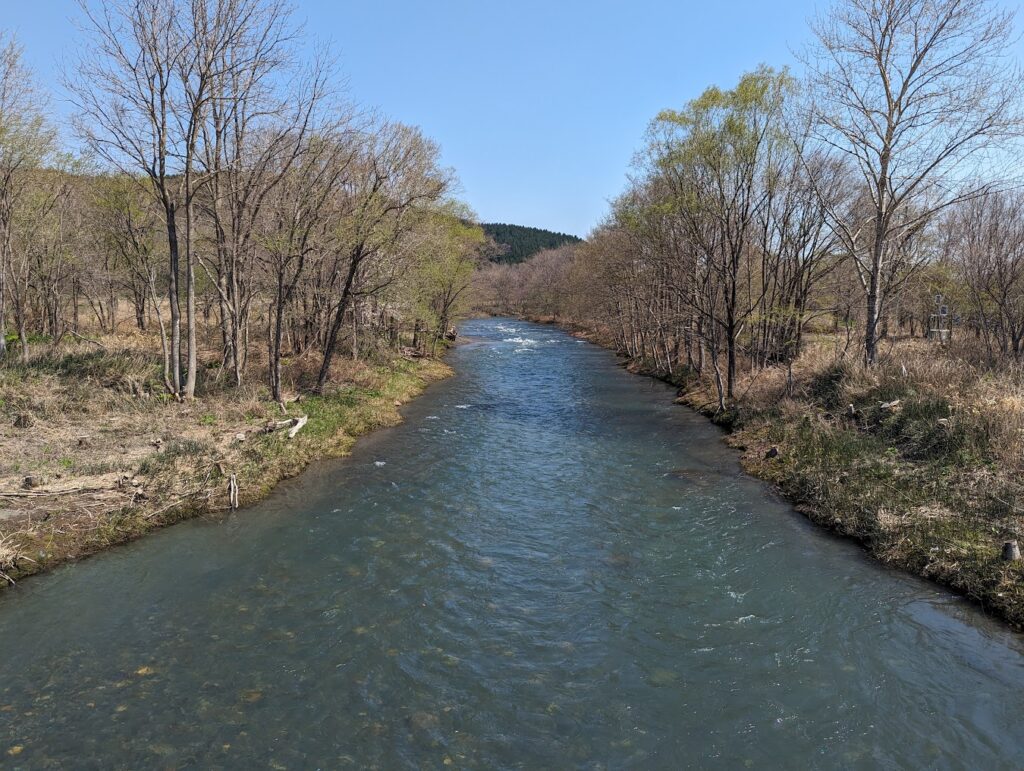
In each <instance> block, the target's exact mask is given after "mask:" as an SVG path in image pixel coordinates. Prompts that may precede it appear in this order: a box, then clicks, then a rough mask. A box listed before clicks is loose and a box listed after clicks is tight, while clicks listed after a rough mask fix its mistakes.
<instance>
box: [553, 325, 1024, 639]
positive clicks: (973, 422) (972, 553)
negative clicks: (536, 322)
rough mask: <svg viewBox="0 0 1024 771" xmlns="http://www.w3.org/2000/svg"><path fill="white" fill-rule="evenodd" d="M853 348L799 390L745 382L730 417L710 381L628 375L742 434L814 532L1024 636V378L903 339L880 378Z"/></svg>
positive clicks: (592, 335)
mask: <svg viewBox="0 0 1024 771" xmlns="http://www.w3.org/2000/svg"><path fill="white" fill-rule="evenodd" d="M541 320H542V321H550V319H541ZM568 326H569V327H570V328H572V325H568ZM575 331H576V334H578V335H580V336H582V337H586V338H587V339H590V340H592V341H594V342H597V343H599V344H600V343H605V344H607V339H606V338H604V336H603V335H602V334H601V333H600V331H595V330H587V329H579V328H575ZM844 342H845V341H844V340H839V339H837V338H834V337H832V336H829V335H821V336H818V337H815V338H812V340H811V341H810V343H809V345H808V346H807V348H806V350H805V351H804V353H803V354H802V355H801V357H800V358H799V359H798V360H797V361H796V362H795V363H794V365H793V370H792V380H791V381H790V379H789V377H788V375H787V371H786V369H785V368H783V367H777V368H769V369H766V370H760V371H757V372H755V373H747V374H744V375H743V376H742V377H741V378H740V382H739V383H738V385H737V388H736V398H735V400H734V401H733V402H732V404H731V406H730V409H729V410H728V411H727V412H725V413H720V414H716V408H717V400H716V398H715V391H714V386H713V384H712V383H711V382H710V381H709V380H708V379H706V378H701V377H698V376H697V375H696V374H695V373H692V372H686V371H681V372H673V373H671V374H667V375H666V373H659V372H656V371H655V370H654V368H653V367H652V366H651V365H650V363H648V362H641V361H635V362H630V363H629V364H628V368H629V369H630V370H631V371H634V372H637V373H639V374H646V375H652V376H656V377H661V378H662V379H665V380H667V381H669V382H671V383H673V384H674V385H676V386H678V387H679V396H678V401H679V402H680V403H682V404H686V405H688V406H690V407H692V408H694V409H696V410H698V411H700V412H702V413H704V414H705V415H707V416H708V417H709V418H711V419H712V420H713V421H714V422H716V423H718V424H720V425H722V426H724V427H725V428H727V429H728V430H729V431H730V434H729V436H728V439H727V441H728V442H729V443H730V444H731V445H733V446H735V447H736V448H737V449H739V450H740V451H741V452H742V462H743V465H744V468H745V469H746V470H747V471H749V472H750V473H752V474H753V475H755V476H757V477H760V478H761V479H764V480H767V481H769V482H771V483H773V484H774V485H776V486H777V487H778V488H779V489H780V490H781V491H782V493H783V494H784V495H785V496H786V497H787V498H788V499H789V500H790V501H792V502H793V504H794V505H795V506H796V507H797V509H798V510H799V511H801V512H802V513H803V514H805V515H806V516H808V517H809V518H810V519H811V520H813V521H814V522H816V523H818V524H820V525H823V526H825V527H827V528H829V529H831V530H834V531H836V532H838V533H841V534H843V535H846V536H849V537H852V538H854V539H856V540H858V541H859V542H860V543H862V544H863V545H864V547H865V548H866V549H867V551H868V552H869V553H870V554H871V555H872V556H874V557H876V558H878V559H879V560H881V561H883V562H885V563H886V564H889V565H892V566H894V567H898V568H900V569H903V570H906V571H908V572H910V573H914V574H916V575H919V576H923V577H925V578H928V579H931V580H933V581H936V582H937V583H939V584H942V585H944V586H947V587H949V588H951V589H953V590H954V591H956V592H958V593H960V594H962V595H964V596H966V597H968V598H970V599H972V600H974V601H976V602H978V603H979V604H980V605H981V606H982V607H983V608H984V609H985V610H986V611H988V612H990V613H991V614H992V615H994V616H997V617H999V618H1002V619H1004V620H1005V621H1007V622H1009V623H1010V624H1011V625H1012V626H1014V627H1015V628H1017V629H1024V562H1022V561H1017V562H1005V561H1003V559H1002V555H1001V552H1002V546H1003V543H1004V542H1005V541H1007V540H1011V539H1016V538H1018V537H1019V535H1020V534H1021V533H1022V527H1024V516H1022V513H1024V484H1022V479H1024V475H1022V472H1024V455H1022V444H1024V379H1022V376H1021V375H1020V374H1018V373H1010V372H1007V373H1001V374H993V373H991V372H985V371H983V370H981V369H978V368H975V367H973V366H971V365H970V364H968V363H967V362H965V361H963V360H960V359H959V358H957V357H955V356H953V355H951V354H949V353H948V352H946V351H945V350H943V349H939V348H936V347H934V346H932V345H931V344H929V343H926V342H924V341H921V340H902V341H897V342H893V343H892V345H891V347H890V348H889V350H888V351H887V354H886V356H885V357H884V360H883V361H882V363H881V364H880V365H878V366H877V367H875V368H872V369H870V370H867V369H865V368H864V367H862V366H860V364H859V363H857V361H856V355H855V354H854V353H850V354H847V355H843V349H844V345H843V344H844Z"/></svg>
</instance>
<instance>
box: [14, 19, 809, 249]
mask: <svg viewBox="0 0 1024 771" xmlns="http://www.w3.org/2000/svg"><path fill="white" fill-rule="evenodd" d="M293 2H295V5H296V9H297V14H298V18H299V19H300V20H302V21H304V22H305V24H306V30H307V32H308V33H309V34H311V35H314V36H316V37H318V38H321V39H324V40H326V41H328V42H330V43H331V45H332V47H333V48H334V49H335V50H336V51H337V53H338V55H339V57H340V62H341V65H342V68H343V70H344V72H345V73H346V75H347V77H348V79H349V93H350V94H351V96H352V97H353V98H354V99H356V100H357V101H358V102H360V103H361V104H363V105H366V106H373V107H377V108H379V109H380V110H382V111H383V112H384V113H385V114H387V115H389V116H391V117H393V118H396V119H398V120H402V121H405V122H407V123H412V124H416V125H419V126H421V127H422V128H423V130H424V131H425V132H426V133H427V134H428V135H429V136H431V137H432V138H434V139H435V140H437V141H438V142H440V144H441V147H442V150H443V153H444V161H445V163H446V164H447V165H450V166H452V167H454V168H455V170H456V172H457V173H458V176H459V178H460V179H461V182H462V197H463V198H464V199H465V200H466V201H467V202H468V203H469V204H470V206H472V207H473V208H474V209H475V210H476V212H477V213H478V214H479V216H480V218H481V219H482V220H483V221H501V222H513V223H518V224H524V225H535V226H538V227H545V228H551V229H553V230H561V231H567V232H570V233H575V234H578V235H586V233H587V232H588V231H589V230H590V229H591V228H592V227H593V226H594V225H595V224H596V223H597V222H598V220H599V219H600V218H601V216H602V215H603V214H604V213H605V211H606V209H607V201H608V199H609V198H611V197H613V196H614V195H616V194H617V193H618V192H620V191H621V190H622V188H623V186H624V184H625V174H626V171H627V168H628V165H629V162H630V159H631V158H632V155H633V153H634V152H635V151H636V149H637V148H638V147H639V146H640V143H641V140H642V136H643V132H644V129H645V127H646V125H647V123H648V121H649V120H650V119H651V118H652V117H653V116H654V115H655V114H656V113H657V112H658V110H660V109H662V108H665V107H675V106H680V105H682V104H683V103H684V102H685V101H686V100H688V99H690V98H693V97H695V96H697V95H698V94H699V93H700V92H701V91H702V90H703V89H704V88H705V87H706V86H708V85H710V84H717V85H722V86H729V85H731V84H732V83H734V82H735V81H736V79H737V78H738V77H739V75H740V74H742V73H743V72H746V71H748V70H750V69H753V68H754V67H756V66H757V65H758V64H759V63H762V62H763V63H767V64H770V65H773V66H782V65H787V64H789V65H792V64H794V62H793V56H792V53H791V50H793V49H797V48H799V47H800V46H802V45H803V44H804V43H805V42H806V40H807V38H808V32H807V25H806V21H807V18H808V17H809V16H810V15H811V14H812V13H813V12H814V8H815V2H814V0H780V1H779V2H765V1H764V0H761V1H760V2H755V1H753V0H733V1H732V2H717V3H716V2H691V1H685V2H684V1H683V0H633V2H611V1H610V0H546V1H544V0H433V1H430V0H402V1H401V2H386V1H385V0H377V1H376V2H372V1H370V2H368V1H367V0H361V1H360V2H356V0H293ZM0 5H2V6H3V10H2V14H0V26H2V27H5V28H7V29H13V30H14V31H15V32H16V33H17V34H18V36H19V38H20V39H21V41H22V43H23V45H24V46H25V48H26V55H27V58H28V60H29V62H30V64H31V65H32V66H33V68H34V69H35V70H36V72H37V74H38V75H39V77H40V79H41V80H42V81H43V82H44V83H45V84H46V85H47V86H49V87H50V88H51V89H52V90H53V91H55V92H56V93H57V98H58V100H59V99H60V91H59V84H58V80H59V77H58V73H59V65H58V62H59V60H60V57H61V55H62V52H64V51H65V50H66V49H68V48H69V47H70V46H71V45H73V43H74V40H75V38H76V30H75V29H74V27H73V25H72V23H71V21H70V19H71V18H72V17H73V16H76V15H77V6H76V4H75V3H74V2H73V0H34V1H33V0H0ZM56 106H57V108H58V109H61V108H62V105H60V103H59V101H58V103H57V105H56ZM66 109H67V108H66V107H63V110H64V111H66Z"/></svg>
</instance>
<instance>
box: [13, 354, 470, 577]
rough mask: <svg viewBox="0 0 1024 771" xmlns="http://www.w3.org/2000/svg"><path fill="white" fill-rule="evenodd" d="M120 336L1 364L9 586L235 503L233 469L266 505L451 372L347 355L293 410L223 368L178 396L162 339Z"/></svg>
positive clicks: (431, 363)
mask: <svg viewBox="0 0 1024 771" xmlns="http://www.w3.org/2000/svg"><path fill="white" fill-rule="evenodd" d="M116 342H117V346H118V347H116V348H115V347H113V345H111V344H110V341H108V346H107V348H106V349H102V350H100V349H97V348H96V347H95V346H86V345H83V346H82V347H79V348H73V349H71V350H64V351H62V352H61V353H59V354H55V355H50V356H46V355H44V356H41V357H38V358H36V359H34V360H33V361H32V362H31V363H29V364H26V365H11V366H9V367H7V368H5V369H4V370H0V420H2V422H0V426H2V427H0V446H2V447H3V452H2V454H0V572H2V577H3V578H4V579H7V580H0V584H7V583H8V582H9V581H16V580H18V579H19V578H21V577H24V576H27V575H30V574H33V573H38V572H40V571H43V570H46V569H48V568H51V567H53V566H55V565H58V564H60V563H63V562H67V561H69V560H74V559H79V558H81V557H84V556H87V555H89V554H92V553H94V552H97V551H99V550H102V549H105V548H108V547H110V546H112V545H115V544H119V543H122V542H125V541H129V540H132V539H134V538H137V537H139V536H141V535H143V534H145V533H147V532H149V531H152V530H155V529H157V528H161V527H164V526H166V525H169V524H172V523H174V522H177V521H180V520H182V519H186V518H188V517H193V516H198V515H203V514H209V513H213V512H219V511H224V510H226V509H228V508H229V499H228V481H229V479H230V477H231V475H234V476H235V478H236V480H237V483H238V498H239V503H240V504H242V505H244V504H248V503H252V502H254V501H256V500H258V499H260V498H261V497H263V496H265V495H266V494H267V493H268V492H269V491H270V490H271V489H272V488H273V487H274V485H276V484H277V483H278V482H279V481H281V480H282V479H285V478H288V477H291V476H294V475H295V474H297V473H299V472H300V471H302V469H304V468H305V467H306V465H307V464H309V463H310V462H311V461H314V460H318V459H322V458H328V457H337V456H340V455H345V454H347V453H348V452H349V450H350V449H351V447H352V445H353V443H354V442H355V440H356V438H357V437H359V436H362V435H363V434H366V433H368V432H370V431H372V430H374V429H376V428H380V427H384V426H391V425H395V424H396V423H398V422H400V420H401V417H400V415H399V412H398V407H399V406H400V405H401V404H403V403H405V402H407V401H409V400H410V399H412V398H413V397H415V396H416V395H418V394H419V393H420V392H421V391H422V390H423V389H424V388H425V387H426V385H427V384H428V383H430V382H432V381H436V380H439V379H442V378H444V377H446V376H447V375H448V374H450V370H449V368H448V367H447V366H446V365H445V364H443V363H441V362H439V361H436V360H432V359H407V358H403V357H401V356H398V355H394V354H387V353H380V354H375V356H374V358H373V359H372V360H371V361H362V362H352V361H343V362H339V363H338V364H337V365H336V368H335V369H336V371H335V373H334V378H333V380H334V382H335V383H336V385H334V386H333V387H331V388H330V389H328V391H327V392H326V393H325V395H323V396H317V397H307V396H302V397H295V396H293V397H292V398H291V399H290V400H289V401H288V403H287V405H286V413H285V414H283V413H282V410H281V409H280V408H279V407H278V405H276V404H274V403H273V402H271V401H269V400H268V399H267V394H266V389H265V388H264V387H263V386H262V385H257V384H254V385H250V386H243V387H242V388H227V387H223V388H221V387H219V386H218V384H217V382H216V379H215V378H208V379H206V382H207V383H208V385H207V386H206V388H205V390H204V393H202V395H201V397H200V398H199V399H196V400H194V401H191V402H184V403H178V402H175V401H173V400H170V399H167V398H166V397H165V396H164V395H163V392H162V388H161V386H160V384H159V369H158V365H157V364H156V363H155V362H154V361H153V357H152V356H151V355H150V354H149V353H147V351H148V350H149V349H148V348H145V347H133V346H132V344H131V341H125V340H124V339H118V340H117V341H116ZM293 367H301V363H296V364H294V365H293ZM302 416H305V417H307V418H308V421H307V422H306V423H305V424H304V425H303V426H302V427H301V429H299V430H298V432H297V433H296V434H295V435H294V437H289V435H288V434H289V431H290V429H291V428H292V427H293V426H291V425H287V424H286V425H281V424H284V422H285V421H287V420H293V421H298V420H299V419H300V418H301V417H302ZM271 429H273V430H271Z"/></svg>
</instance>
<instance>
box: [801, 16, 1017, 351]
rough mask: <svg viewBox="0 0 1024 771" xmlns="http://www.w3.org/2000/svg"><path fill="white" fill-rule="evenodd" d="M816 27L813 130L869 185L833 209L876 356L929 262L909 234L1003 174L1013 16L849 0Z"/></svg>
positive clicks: (1011, 123)
mask: <svg viewBox="0 0 1024 771" xmlns="http://www.w3.org/2000/svg"><path fill="white" fill-rule="evenodd" d="M812 29H813V32H814V35H815V38H816V43H815V45H814V46H813V47H812V48H811V49H810V50H809V52H808V54H807V55H806V57H805V63H806V65H807V69H808V73H809V77H810V80H811V82H812V84H813V87H814V90H815V102H814V117H815V125H816V133H817V136H818V138H819V139H820V141H821V143H822V144H823V146H825V147H827V148H830V149H831V150H833V151H835V152H836V153H837V154H839V155H840V156H842V158H843V159H844V160H845V161H846V162H847V163H849V164H850V165H851V166H852V167H853V168H855V169H856V170H857V172H858V173H859V177H860V180H859V181H860V184H861V185H862V186H863V195H862V196H861V198H860V201H859V205H857V206H854V207H847V208H846V209H845V210H840V209H835V208H834V209H832V211H831V215H832V219H833V223H834V225H835V227H836V230H837V232H838V234H839V235H840V237H841V238H842V240H843V242H844V245H845V247H846V249H847V250H848V252H849V253H850V255H851V256H852V258H853V261H854V264H855V266H856V269H857V275H858V277H859V279H860V283H861V285H862V287H863V289H864V296H865V301H866V308H865V310H866V317H865V327H864V359H865V362H866V363H868V364H871V363H873V362H874V361H875V359H876V357H877V350H878V338H879V331H880V330H879V320H880V318H881V316H882V313H883V312H884V310H885V308H886V305H887V303H888V302H889V301H890V299H891V297H892V294H893V292H894V290H895V288H896V286H898V282H899V280H900V277H901V276H905V275H906V274H908V273H910V272H912V271H913V270H914V269H915V268H916V267H918V265H919V264H920V260H915V255H914V253H913V252H912V251H908V250H907V246H908V243H909V242H910V241H911V240H912V238H913V237H914V236H915V235H916V234H917V233H920V231H921V230H922V227H923V226H924V225H925V224H926V223H928V222H929V221H930V220H932V218H933V217H934V216H935V215H936V213H938V212H940V211H942V210H943V209H945V208H947V207H949V206H950V205H952V204H954V203H956V202H958V201H962V200H966V199H969V198H972V197H975V196H978V195H980V194H982V193H983V192H985V191H987V190H989V189H991V188H993V187H994V186H995V185H997V184H998V183H999V181H1000V178H1001V177H1003V176H1004V175H1005V168H1006V163H1005V162H1006V161H1007V159H1008V157H1009V156H1008V154H1007V153H1006V152H1005V150H1006V149H1007V148H1006V145H1005V144H1004V142H1005V140H1008V139H1010V138H1012V137H1016V136H1017V135H1018V134H1019V132H1020V130H1021V114H1020V110H1019V104H1018V97H1019V94H1020V91H1021V86H1022V80H1021V73H1020V70H1019V68H1018V66H1017V65H1016V64H1015V63H1014V61H1013V59H1011V58H1010V57H1009V56H1008V52H1009V51H1008V49H1009V46H1010V44H1011V43H1012V42H1013V37H1012V35H1013V32H1012V15H1011V13H1010V12H1009V11H1006V10H1004V9H1003V8H1001V7H1000V6H998V5H996V3H995V2H993V1H992V0H844V2H842V3H839V4H837V5H836V6H834V7H833V9H832V10H831V11H830V12H829V13H827V14H826V15H824V16H822V17H821V18H819V19H818V20H817V21H816V22H815V23H814V24H813V25H812ZM899 261H903V265H902V266H900V269H894V263H897V262H899ZM887 275H888V276H890V277H896V284H894V283H893V282H892V281H887V280H886V276H887Z"/></svg>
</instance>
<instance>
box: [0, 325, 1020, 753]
mask: <svg viewBox="0 0 1024 771" xmlns="http://www.w3.org/2000/svg"><path fill="white" fill-rule="evenodd" d="M462 331H463V333H464V334H465V335H467V336H469V337H470V338H471V340H472V342H470V343H468V344H465V345H462V346H459V347H458V348H456V349H455V350H454V351H452V352H451V354H450V362H451V364H452V365H453V366H454V368H455V370H456V375H455V376H454V377H453V378H451V379H449V380H448V381H445V382H443V383H440V384H437V385H435V386H432V387H431V389H430V390H429V391H428V392H427V393H426V394H425V395H424V396H423V397H421V398H420V399H419V400H417V401H416V402H414V403H413V404H411V405H409V406H408V407H407V408H406V409H405V415H406V422H405V423H404V424H403V425H401V426H399V427H397V428H394V429H390V430H387V431H382V432H379V433H377V434H375V435H373V436H371V437H368V438H367V439H365V440H363V441H361V442H360V443H359V444H358V445H357V447H356V449H355V452H354V453H353V454H352V456H351V457H350V458H348V459H343V460H339V461H332V462H326V463H320V464H317V465H315V466H314V467H312V468H311V469H309V470H308V471H307V472H306V473H305V474H303V475H302V476H301V477H299V478H297V479H295V480H292V481H290V482H288V483H286V484H284V485H283V486H281V487H280V488H279V489H278V490H277V491H276V492H275V493H274V494H273V495H271V496H270V497H269V498H268V499H267V500H266V501H264V502H263V503H261V504H259V505H257V506H254V507H252V508H249V509H247V510H244V511H240V512H237V513H236V514H234V515H232V516H230V517H227V518H218V519H215V520H210V521H204V520H195V521H192V522H188V523H185V524H181V525H178V526H175V527H173V528H169V529H167V530H164V531H162V532H160V533H157V534H154V535H151V536H147V537H146V538H144V539H142V540H140V541H138V542H136V543H133V544H131V545H128V546H125V547H123V548H118V549H115V550H113V551H110V552H108V553H105V554H103V555H100V556H98V557H95V558H93V559H89V560H86V561H84V562H82V563H79V564H77V565H71V566H67V567H64V568H61V569H59V570H57V571H55V572H54V573H52V574H50V575H47V576H42V577H38V578H34V579H31V580H27V581H25V582H24V583H23V584H22V585H20V586H19V587H17V588H16V589H14V590H12V591H9V592H6V593H4V595H2V596H0V766H5V764H6V766H9V767H12V768H20V767H24V768H47V767H54V768H56V767H69V766H74V767H79V768H104V769H106V768H133V769H134V768H148V767H159V768H172V767H173V768H179V767H195V768H266V767H271V768H296V769H298V768H303V769H304V768H338V767H345V766H353V767H360V768H363V767H377V768H396V767H397V768H401V767H407V768H423V767H426V768H432V767H437V768H443V767H454V768H467V767H469V768H508V767H522V768H594V769H598V768H628V767H634V768H644V769H647V768H666V769H677V768H686V767H700V768H743V767H753V768H794V767H803V768H806V767H810V768H840V767H841V768H878V767H883V768H896V767H934V768H986V769H996V768H1019V767H1020V766H1021V764H1022V760H1021V755H1020V753H1021V750H1022V749H1024V721H1022V717H1024V656H1022V652H1024V646H1022V644H1021V640H1020V638H1018V637H1017V636H1015V635H1013V634H1011V633H1010V632H1008V631H1006V630H1004V629H1002V628H1001V627H999V626H998V625H996V624H994V623H992V622H990V621H988V620H987V619H985V618H984V617H983V616H982V615H981V614H980V613H978V612H977V611H975V610H974V609H972V608H970V607H968V606H966V605H965V604H964V603H962V602H961V601H959V600H958V599H956V598H954V597H951V596H950V595H948V594H947V593H945V592H943V591H941V590H939V589H936V588H935V587H932V586H930V585H928V584H926V583H924V582H921V581H918V580H916V579H913V578H910V577H907V576H903V575H901V574H898V573H895V572H893V571H890V570H887V569H885V568H884V567H882V566H880V565H878V564H876V563H873V562H871V561H870V560H868V559H867V558H866V557H865V556H864V555H863V554H862V552H861V551H860V550H859V549H858V548H857V547H855V546H854V545H852V544H850V543H847V542H844V541H841V540H838V539H836V538H833V537H831V536H830V535H828V534H827V533H824V532H822V531H820V530H818V529H816V528H814V527H813V526H811V525H810V524H808V523H807V522H806V520H804V519H803V518H802V517H800V516H799V515H798V514H796V513H795V512H793V510H792V509H791V508H790V507H789V506H788V505H786V504H785V503H784V502H782V501H780V500H779V499H778V498H777V497H776V496H775V495H774V494H773V493H772V492H771V491H770V490H769V489H768V488H767V487H765V486H764V485H763V484H761V483H759V482H758V481H756V480H753V479H751V478H749V477H747V476H745V475H743V474H742V473H741V472H740V469H739V466H738V463H737V459H736V456H735V453H734V452H733V451H731V450H729V449H728V448H726V447H725V446H724V444H723V442H722V441H721V435H720V433H719V431H718V430H717V429H716V428H714V427H713V426H711V425H710V424H708V423H707V422H706V421H705V420H704V419H703V418H701V417H699V416H697V415H695V414H693V413H692V412H690V411H688V410H686V409H684V408H681V407H677V406H673V405H672V403H671V402H672V399H671V391H670V389H668V388H667V387H666V386H664V385H663V384H661V383H658V382H655V381H651V380H648V379H645V378H640V377H635V376H633V375H630V374H628V373H626V372H625V371H623V370H622V369H621V368H620V367H618V366H617V365H616V362H615V359H614V357H613V356H612V355H611V354H609V353H608V352H606V351H604V350H602V349H600V348H597V347H595V346H592V345H590V344H587V343H582V342H579V341H577V340H575V339H574V338H572V337H570V336H569V335H567V334H566V333H564V332H562V331H560V330H559V329H557V328H554V327H546V326H539V325H533V324H527V323H524V322H520V321H512V320H507V319H506V320H501V319H489V320H479V321H471V322H467V323H466V324H465V325H464V326H463V329H462ZM6 766H5V767H6Z"/></svg>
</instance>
